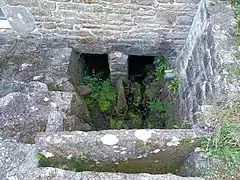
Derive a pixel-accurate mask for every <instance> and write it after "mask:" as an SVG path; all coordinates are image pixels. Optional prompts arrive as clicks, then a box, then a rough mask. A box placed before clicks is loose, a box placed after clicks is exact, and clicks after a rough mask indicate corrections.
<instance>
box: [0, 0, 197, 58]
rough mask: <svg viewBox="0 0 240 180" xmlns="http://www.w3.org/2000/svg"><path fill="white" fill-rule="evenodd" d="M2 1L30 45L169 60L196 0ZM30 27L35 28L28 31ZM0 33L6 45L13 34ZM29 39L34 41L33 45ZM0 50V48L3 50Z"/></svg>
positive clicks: (181, 39)
mask: <svg viewBox="0 0 240 180" xmlns="http://www.w3.org/2000/svg"><path fill="white" fill-rule="evenodd" d="M6 1H7V6H4V7H3V8H2V9H3V12H4V13H5V14H6V15H7V16H8V17H9V18H8V20H9V22H10V24H11V25H12V27H13V28H14V29H18V30H19V31H22V32H24V33H21V37H26V38H27V39H28V41H27V44H28V45H30V46H33V47H35V46H36V45H39V47H40V46H41V47H46V46H54V47H56V46H57V47H59V46H61V47H65V46H69V47H72V48H74V49H75V50H76V51H79V52H84V53H99V54H102V53H109V52H112V51H121V52H123V53H125V54H131V55H156V54H158V53H166V54H167V55H168V57H169V58H170V59H175V58H176V54H177V52H178V50H180V49H181V48H182V46H183V44H184V43H185V40H186V37H187V35H188V31H189V29H190V27H191V24H192V20H193V17H194V15H195V13H196V9H197V6H198V2H199V0H191V1H189V0H176V1H170V2H169V1H166V0H148V1H145V0H124V1H123V0H121V1H115V0H89V1H84V0H71V1H70V0H6ZM32 15H33V16H32ZM32 18H34V19H35V22H34V21H32ZM31 29H32V30H33V29H34V31H32V32H30V31H31ZM26 31H28V33H26ZM9 33H10V34H9ZM1 34H3V35H4V36H1V39H0V40H1V42H2V44H1V45H4V47H6V49H8V47H9V46H8V43H10V40H6V37H9V36H13V35H14V34H12V32H11V31H8V32H7V31H4V32H1ZM14 37H17V36H14ZM10 39H11V38H10ZM32 39H34V44H31V42H32ZM23 41H26V40H23ZM33 50H34V49H33ZM1 51H3V52H4V49H2V50H1ZM3 52H2V53H3ZM2 53H0V54H2Z"/></svg>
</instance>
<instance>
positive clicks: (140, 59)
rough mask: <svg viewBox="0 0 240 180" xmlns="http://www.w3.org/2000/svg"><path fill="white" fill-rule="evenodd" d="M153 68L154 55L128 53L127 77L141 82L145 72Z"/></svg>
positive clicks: (145, 74)
mask: <svg viewBox="0 0 240 180" xmlns="http://www.w3.org/2000/svg"><path fill="white" fill-rule="evenodd" d="M154 68H155V66H154V56H135V55H130V56H129V57H128V70H129V77H130V78H132V79H134V81H136V82H138V83H142V81H143V80H144V79H145V78H146V76H147V73H148V72H149V71H151V70H154Z"/></svg>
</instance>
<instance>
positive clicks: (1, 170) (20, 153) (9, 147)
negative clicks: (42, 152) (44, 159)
mask: <svg viewBox="0 0 240 180" xmlns="http://www.w3.org/2000/svg"><path fill="white" fill-rule="evenodd" d="M35 153H36V147H35V145H30V144H20V143H15V142H12V141H10V140H3V139H1V138H0V159H1V160H0V179H1V180H7V179H8V180H11V179H16V174H11V172H12V171H15V172H17V173H19V172H25V173H27V172H29V171H32V169H33V168H36V167H37V165H38V162H37V159H36V158H35V157H34V155H35Z"/></svg>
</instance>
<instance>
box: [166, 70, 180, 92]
mask: <svg viewBox="0 0 240 180" xmlns="http://www.w3.org/2000/svg"><path fill="white" fill-rule="evenodd" d="M178 87H179V80H178V78H177V75H176V74H174V78H173V80H172V81H171V82H170V84H169V85H168V89H169V90H170V91H171V92H172V93H173V95H175V96H176V95H177V93H178Z"/></svg>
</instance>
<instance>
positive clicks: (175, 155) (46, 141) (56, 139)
mask: <svg viewBox="0 0 240 180" xmlns="http://www.w3.org/2000/svg"><path fill="white" fill-rule="evenodd" d="M202 137H203V136H202V135H200V134H196V133H195V132H194V131H193V130H122V131H117V130H106V131H92V132H82V131H77V132H59V133H42V134H41V135H39V136H38V137H37V138H36V145H37V148H38V152H40V153H42V154H44V155H46V156H47V155H48V154H51V157H49V160H50V161H51V160H54V158H58V159H59V158H60V159H65V158H68V157H78V158H80V159H81V157H82V158H84V157H87V159H86V160H87V161H89V163H91V164H92V165H93V166H94V163H96V162H97V164H98V165H100V166H98V167H101V165H104V164H105V165H106V164H109V165H111V164H112V163H113V164H114V168H116V170H117V168H118V167H119V168H120V166H121V163H120V162H122V161H125V163H124V166H125V167H126V166H131V162H132V160H133V161H137V162H139V163H141V161H144V159H148V158H149V160H148V161H147V162H146V161H144V162H145V163H147V164H145V165H146V166H145V167H146V168H144V172H149V171H152V168H153V167H154V169H155V170H157V169H158V168H159V169H162V170H163V171H164V169H168V168H164V167H169V166H170V167H172V168H176V166H178V165H177V164H178V163H180V162H181V161H182V160H183V159H184V158H185V155H186V154H188V153H190V152H192V151H193V149H194V147H196V146H197V145H198V143H199V140H200V139H201V138H202ZM86 144H87V146H86ZM151 157H152V158H151ZM161 157H162V158H161ZM163 157H164V158H163ZM55 162H56V161H55ZM173 162H174V163H173ZM118 163H119V165H118ZM55 164H56V163H55ZM60 164H61V161H59V165H60ZM60 166H61V165H60ZM90 167H91V166H90ZM156 168H157V169H156ZM130 169H131V170H130ZM130 169H128V168H127V169H126V168H125V170H122V172H128V173H131V172H134V173H137V172H143V169H139V167H137V166H136V167H135V166H131V168H130ZM87 170H89V169H86V168H85V167H83V171H87ZM166 171H169V170H166ZM165 173H166V172H165Z"/></svg>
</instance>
